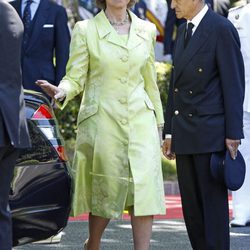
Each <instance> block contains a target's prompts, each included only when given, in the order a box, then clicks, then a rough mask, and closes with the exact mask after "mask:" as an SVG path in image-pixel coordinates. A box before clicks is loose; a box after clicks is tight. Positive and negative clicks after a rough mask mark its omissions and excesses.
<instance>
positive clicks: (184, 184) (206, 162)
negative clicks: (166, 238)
mask: <svg viewBox="0 0 250 250" xmlns="http://www.w3.org/2000/svg"><path fill="white" fill-rule="evenodd" d="M210 159H211V153H207V154H194V155H176V165H177V176H178V182H179V188H180V194H181V200H182V208H183V215H184V220H185V224H186V228H187V232H188V236H189V239H190V242H191V245H192V247H193V249H194V250H229V245H230V243H229V209H228V193H227V188H226V187H225V186H224V185H223V184H222V183H219V182H217V181H216V180H214V179H213V177H212V175H211V172H210Z"/></svg>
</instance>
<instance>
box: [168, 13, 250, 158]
mask: <svg viewBox="0 0 250 250" xmlns="http://www.w3.org/2000/svg"><path fill="white" fill-rule="evenodd" d="M185 27H186V25H185V24H182V25H181V26H180V27H179V29H178V34H177V40H176V46H175V50H174V57H173V71H172V80H171V83H170V90H169V96H168V102H167V108H166V116H165V133H167V134H172V150H173V151H174V152H175V153H176V154H197V153H209V152H216V151H221V150H224V149H225V138H229V139H241V138H243V122H242V119H243V99H244V86H245V84H244V83H245V80H244V64H243V59H242V55H241V52H240V41H239V36H238V33H237V31H236V29H235V28H234V26H233V25H232V24H231V22H230V21H228V20H227V19H226V18H224V17H222V16H220V15H218V14H216V13H215V12H213V11H212V10H211V9H209V10H208V12H207V13H206V15H205V16H204V18H203V19H202V21H201V22H200V24H199V26H198V27H197V29H196V31H195V33H194V34H193V36H192V38H191V40H190V42H189V44H188V46H187V47H186V48H185V49H184V35H185Z"/></svg>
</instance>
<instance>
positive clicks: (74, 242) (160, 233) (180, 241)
mask: <svg viewBox="0 0 250 250" xmlns="http://www.w3.org/2000/svg"><path fill="white" fill-rule="evenodd" d="M64 233H65V235H63V237H62V240H61V243H59V244H28V245H25V246H21V247H16V248H14V249H15V250H57V249H61V250H80V249H81V250H82V249H83V247H82V245H83V241H84V240H85V239H86V238H87V222H86V221H82V222H75V221H72V222H69V224H68V226H67V227H66V228H65V230H64ZM101 249H102V250H130V249H133V245H132V235H131V227H130V223H129V220H123V221H122V220H118V221H112V222H111V223H110V224H109V226H108V228H107V230H106V232H105V234H104V237H103V240H102V247H101ZM150 249H152V250H157V249H166V250H183V249H185V250H191V247H190V244H189V241H188V238H187V234H186V229H185V225H184V223H183V221H182V220H156V221H155V222H154V227H153V236H152V242H151V248H150ZM249 249H250V227H245V228H233V229H231V250H249Z"/></svg>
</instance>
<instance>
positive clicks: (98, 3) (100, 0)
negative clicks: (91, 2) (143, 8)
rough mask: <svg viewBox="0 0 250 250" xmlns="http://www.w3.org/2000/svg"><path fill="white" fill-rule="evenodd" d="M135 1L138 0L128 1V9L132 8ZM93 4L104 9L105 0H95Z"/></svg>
mask: <svg viewBox="0 0 250 250" xmlns="http://www.w3.org/2000/svg"><path fill="white" fill-rule="evenodd" d="M137 2H138V0H130V1H129V3H128V9H130V8H132V7H133V6H134V5H135V4H136V3H137ZM95 5H96V7H98V8H101V9H103V10H104V9H105V8H106V0H95Z"/></svg>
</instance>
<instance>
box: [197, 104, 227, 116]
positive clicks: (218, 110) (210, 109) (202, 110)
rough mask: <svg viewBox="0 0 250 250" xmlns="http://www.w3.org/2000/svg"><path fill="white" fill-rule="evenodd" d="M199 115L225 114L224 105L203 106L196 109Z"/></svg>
mask: <svg viewBox="0 0 250 250" xmlns="http://www.w3.org/2000/svg"><path fill="white" fill-rule="evenodd" d="M196 113H197V115H219V114H224V107H223V106H222V105H201V106H198V107H197V108H196Z"/></svg>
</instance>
